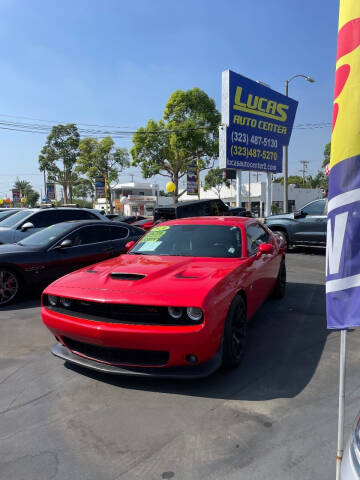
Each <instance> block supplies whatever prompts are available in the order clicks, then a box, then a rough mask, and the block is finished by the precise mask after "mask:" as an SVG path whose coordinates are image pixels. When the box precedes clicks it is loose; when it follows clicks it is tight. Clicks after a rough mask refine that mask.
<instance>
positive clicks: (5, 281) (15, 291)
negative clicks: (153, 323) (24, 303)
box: [0, 267, 20, 307]
mask: <svg viewBox="0 0 360 480" xmlns="http://www.w3.org/2000/svg"><path fill="white" fill-rule="evenodd" d="M19 293H20V279H19V277H18V276H17V275H16V273H14V272H13V271H12V270H9V269H7V268H4V267H0V307H3V306H4V305H8V304H9V303H11V302H13V301H14V300H15V299H16V298H17V297H18V296H19Z"/></svg>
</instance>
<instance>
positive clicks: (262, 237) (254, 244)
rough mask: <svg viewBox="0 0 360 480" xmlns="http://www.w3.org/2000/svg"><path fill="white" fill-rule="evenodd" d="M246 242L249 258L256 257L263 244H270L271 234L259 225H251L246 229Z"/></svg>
mask: <svg viewBox="0 0 360 480" xmlns="http://www.w3.org/2000/svg"><path fill="white" fill-rule="evenodd" d="M246 241H247V251H248V256H249V257H250V256H251V255H254V254H255V253H256V252H257V251H258V246H259V245H260V244H261V243H268V242H269V234H268V233H267V232H266V231H265V230H264V229H263V227H262V226H261V225H259V224H255V225H249V226H248V227H247V229H246Z"/></svg>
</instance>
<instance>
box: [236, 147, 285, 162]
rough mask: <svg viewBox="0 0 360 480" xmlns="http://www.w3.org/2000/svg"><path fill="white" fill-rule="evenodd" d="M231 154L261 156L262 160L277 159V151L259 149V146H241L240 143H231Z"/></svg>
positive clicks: (247, 156)
mask: <svg viewBox="0 0 360 480" xmlns="http://www.w3.org/2000/svg"><path fill="white" fill-rule="evenodd" d="M231 156H232V157H245V158H250V157H251V158H261V159H262V160H277V152H270V151H268V150H260V148H249V147H242V146H240V145H231Z"/></svg>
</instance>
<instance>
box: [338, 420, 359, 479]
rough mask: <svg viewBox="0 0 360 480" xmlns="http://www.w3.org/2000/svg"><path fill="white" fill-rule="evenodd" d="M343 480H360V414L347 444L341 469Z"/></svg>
mask: <svg viewBox="0 0 360 480" xmlns="http://www.w3.org/2000/svg"><path fill="white" fill-rule="evenodd" d="M340 479H341V480H360V414H358V416H357V418H356V420H355V423H354V426H353V430H352V432H351V435H350V437H349V439H348V441H347V443H346V446H345V450H344V455H343V459H342V462H341V467H340Z"/></svg>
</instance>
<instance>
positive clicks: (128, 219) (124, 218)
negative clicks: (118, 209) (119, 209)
mask: <svg viewBox="0 0 360 480" xmlns="http://www.w3.org/2000/svg"><path fill="white" fill-rule="evenodd" d="M140 220H146V218H145V217H142V216H141V215H139V216H135V215H117V216H116V217H114V218H112V221H113V222H125V223H130V224H132V223H135V222H139V221H140Z"/></svg>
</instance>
